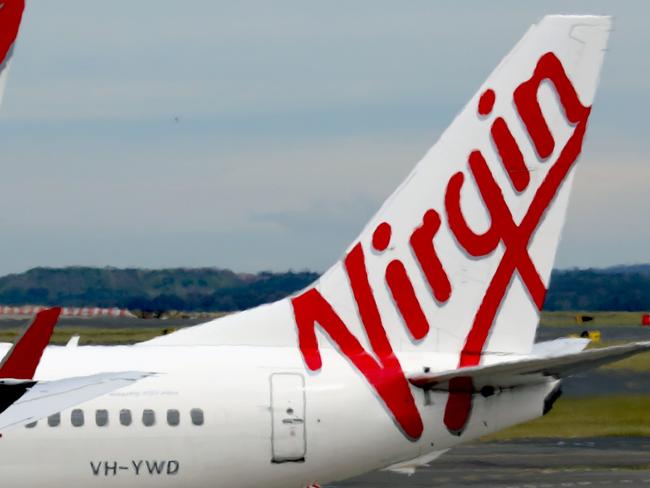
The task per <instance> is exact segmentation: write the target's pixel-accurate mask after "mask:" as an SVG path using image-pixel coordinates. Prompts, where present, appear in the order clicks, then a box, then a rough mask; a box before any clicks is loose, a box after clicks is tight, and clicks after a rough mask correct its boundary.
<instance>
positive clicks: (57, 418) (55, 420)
mask: <svg viewBox="0 0 650 488" xmlns="http://www.w3.org/2000/svg"><path fill="white" fill-rule="evenodd" d="M60 424H61V414H60V413H55V414H52V415H50V416H49V417H48V418H47V425H49V426H50V427H58V426H59V425H60Z"/></svg>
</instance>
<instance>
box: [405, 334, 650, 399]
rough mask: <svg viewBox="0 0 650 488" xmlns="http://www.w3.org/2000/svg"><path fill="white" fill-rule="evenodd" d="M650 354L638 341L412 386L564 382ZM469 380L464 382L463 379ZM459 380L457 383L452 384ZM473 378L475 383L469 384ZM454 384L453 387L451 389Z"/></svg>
mask: <svg viewBox="0 0 650 488" xmlns="http://www.w3.org/2000/svg"><path fill="white" fill-rule="evenodd" d="M644 351H650V342H637V343H633V344H625V345H622V346H612V347H605V348H602V349H589V350H587V351H581V352H575V353H570V354H563V355H550V356H546V357H526V358H523V359H518V360H516V361H506V362H502V363H498V364H491V365H487V366H473V367H469V368H459V369H455V370H451V371H444V372H440V373H420V374H415V375H410V376H409V381H410V382H411V384H413V385H415V386H417V387H420V388H424V389H427V390H440V391H450V390H453V391H464V390H463V388H465V389H471V390H472V392H480V391H485V390H483V389H484V388H512V387H515V386H522V385H528V384H534V383H541V382H544V381H548V379H560V378H565V377H567V376H571V375H573V374H576V373H580V372H582V371H585V370H588V369H592V368H597V367H598V366H602V365H603V364H607V363H612V362H615V361H619V360H621V359H625V358H627V357H629V356H633V355H635V354H638V353H640V352H644ZM461 378H463V379H466V381H461V380H460V379H461ZM454 379H458V380H456V381H452V380H454ZM470 379H471V381H469V380H470ZM450 383H451V385H453V386H452V387H451V388H450Z"/></svg>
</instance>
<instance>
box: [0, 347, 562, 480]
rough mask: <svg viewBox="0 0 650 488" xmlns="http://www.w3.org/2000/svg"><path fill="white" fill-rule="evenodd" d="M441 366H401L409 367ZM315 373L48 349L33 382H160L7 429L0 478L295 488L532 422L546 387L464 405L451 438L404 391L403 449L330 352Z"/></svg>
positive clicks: (195, 356) (296, 367)
mask: <svg viewBox="0 0 650 488" xmlns="http://www.w3.org/2000/svg"><path fill="white" fill-rule="evenodd" d="M449 361H453V358H452V357H451V356H449V357H447V356H445V355H442V354H438V355H432V354H429V355H422V354H417V355H415V354H414V355H407V356H406V357H404V358H403V359H402V362H403V364H404V365H405V369H408V370H421V369H422V368H423V367H424V366H425V365H426V366H428V367H434V368H435V367H440V368H444V367H445V365H446V363H448V362H449ZM323 362H324V364H327V366H328V367H327V368H326V369H324V370H323V371H322V372H320V373H318V374H310V373H307V371H306V369H305V366H304V363H303V361H302V358H301V356H300V352H299V351H298V349H297V348H289V347H266V348H264V347H246V346H242V347H237V346H222V347H215V346H197V347H151V346H149V347H143V346H117V347H101V346H94V347H91V346H88V347H74V348H64V347H51V348H48V349H47V350H46V353H45V355H44V357H43V360H42V362H41V365H40V367H39V370H38V372H37V376H38V377H39V378H40V379H44V380H49V379H56V378H61V377H69V376H78V375H85V374H94V373H98V372H106V371H114V370H116V369H119V370H132V369H133V370H140V371H152V372H156V373H158V374H157V375H155V376H153V377H151V378H147V379H145V380H142V381H139V382H137V383H134V384H133V385H131V386H129V387H127V388H124V389H121V390H117V391H115V392H113V393H111V394H109V395H105V396H102V397H100V398H97V399H95V400H93V401H91V402H87V403H85V404H82V405H80V406H78V407H75V408H74V409H70V410H66V411H64V412H62V413H61V415H60V418H57V417H56V416H54V417H50V418H48V419H42V420H41V421H39V422H38V423H37V424H36V425H35V426H31V427H27V428H25V427H21V428H18V429H16V430H12V431H9V432H7V433H6V434H4V435H3V437H2V438H1V439H0V456H1V458H2V463H0V479H2V480H3V482H4V483H6V484H7V486H25V487H34V488H35V487H46V486H47V487H50V486H53V485H54V486H66V487H68V488H75V487H92V486H116V487H117V486H119V487H140V486H154V485H155V486H158V487H161V486H162V487H166V486H169V487H172V486H173V487H176V486H178V487H180V486H182V487H183V488H192V487H205V486H214V487H239V488H244V487H249V486H250V487H253V486H260V485H262V484H263V485H264V486H267V487H278V488H280V487H282V488H286V487H296V488H300V487H303V486H307V485H309V484H311V483H313V482H320V483H323V482H330V481H333V480H337V479H343V478H347V477H350V476H354V475H357V474H361V473H364V472H367V471H370V470H373V469H379V468H384V467H387V466H391V465H395V464H399V463H403V462H405V461H409V460H412V459H416V458H421V457H423V456H424V457H426V456H427V455H434V454H435V453H436V452H438V451H442V450H445V449H448V448H450V447H452V446H454V445H456V444H458V443H460V442H461V441H462V442H466V441H467V440H470V439H473V438H477V437H479V436H482V435H485V434H488V433H491V432H494V431H497V430H500V429H502V428H504V427H507V426H509V425H513V424H516V423H519V422H522V421H525V420H528V419H531V418H534V417H537V416H539V415H541V414H542V410H543V404H544V399H545V398H546V397H547V395H548V394H549V393H550V392H551V391H552V389H553V387H554V382H549V383H547V384H543V385H537V386H534V387H527V388H520V389H512V390H506V391H501V392H497V393H495V394H494V395H492V396H489V397H487V398H485V397H482V396H481V395H475V396H476V399H475V401H474V406H473V411H472V415H471V420H470V423H469V425H468V428H467V429H466V430H465V432H464V433H463V434H462V436H460V437H458V436H454V435H452V434H450V433H449V432H448V431H447V429H446V428H445V427H444V424H443V415H444V407H445V404H446V400H447V394H446V393H437V392H429V393H426V392H424V391H423V390H420V389H417V388H413V395H414V397H415V399H416V402H417V406H418V409H419V411H420V412H421V415H422V418H423V422H424V425H425V429H424V433H423V435H422V436H421V437H420V438H419V439H418V440H409V439H408V438H407V436H405V435H404V433H403V432H401V431H400V429H399V428H398V426H397V425H396V424H395V423H394V422H393V421H392V420H391V418H390V416H388V415H387V414H386V410H385V406H384V405H383V404H382V402H381V400H380V399H379V398H378V397H377V396H376V395H375V394H373V392H372V391H371V389H369V388H368V386H367V385H366V383H365V382H364V381H363V378H362V377H361V376H360V375H359V374H358V373H357V372H355V370H354V369H353V368H351V367H350V365H349V363H348V362H347V361H346V360H344V359H342V358H341V356H340V355H339V354H338V352H337V351H335V350H333V349H323ZM80 412H81V413H80ZM50 424H52V425H50ZM73 424H74V425H73ZM125 424H126V425H125ZM36 459H37V460H38V469H34V468H33V466H34V464H33V463H34V460H36ZM242 467H245V468H244V469H242Z"/></svg>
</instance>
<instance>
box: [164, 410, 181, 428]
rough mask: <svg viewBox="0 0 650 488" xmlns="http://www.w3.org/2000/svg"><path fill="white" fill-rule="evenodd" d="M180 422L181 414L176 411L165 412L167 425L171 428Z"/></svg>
mask: <svg viewBox="0 0 650 488" xmlns="http://www.w3.org/2000/svg"><path fill="white" fill-rule="evenodd" d="M180 422H181V414H180V412H179V411H178V410H175V409H170V410H167V423H168V424H169V425H171V426H172V427H176V426H177V425H178V424H180Z"/></svg>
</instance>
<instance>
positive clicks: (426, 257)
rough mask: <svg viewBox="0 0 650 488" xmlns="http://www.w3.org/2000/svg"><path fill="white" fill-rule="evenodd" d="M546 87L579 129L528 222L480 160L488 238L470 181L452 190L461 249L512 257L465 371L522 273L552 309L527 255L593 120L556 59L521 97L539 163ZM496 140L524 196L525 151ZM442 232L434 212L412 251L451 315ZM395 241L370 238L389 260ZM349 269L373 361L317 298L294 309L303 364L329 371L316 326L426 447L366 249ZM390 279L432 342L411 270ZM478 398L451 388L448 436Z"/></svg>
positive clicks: (412, 324) (544, 153) (482, 312)
mask: <svg viewBox="0 0 650 488" xmlns="http://www.w3.org/2000/svg"><path fill="white" fill-rule="evenodd" d="M545 81H546V82H549V83H551V84H552V85H553V87H554V88H555V91H556V92H557V95H558V98H559V103H560V105H561V108H562V109H563V111H564V115H565V117H566V120H567V121H568V122H569V123H570V124H571V125H572V126H573V132H572V134H571V136H570V137H569V139H568V140H567V142H566V144H565V145H564V147H563V148H562V149H561V150H560V151H559V156H557V158H556V160H555V161H554V162H553V163H552V166H551V167H550V169H549V170H548V172H547V174H546V177H545V179H544V180H543V181H542V183H541V184H540V186H539V187H538V188H537V190H536V191H535V194H534V197H533V199H532V202H531V204H530V206H529V207H528V209H527V211H526V213H525V216H524V217H523V219H522V220H521V221H520V222H519V223H518V224H517V223H516V222H515V220H514V218H513V215H512V213H511V211H510V209H509V207H508V205H507V204H506V201H505V198H504V195H503V192H502V189H501V188H500V187H499V185H498V183H497V182H496V180H495V178H494V176H493V174H492V172H491V170H490V168H489V167H488V164H487V162H486V160H485V158H484V156H483V154H482V153H481V152H480V151H478V150H474V151H472V152H471V153H470V154H469V156H468V170H469V174H470V175H471V177H472V179H473V180H474V182H475V184H476V187H477V189H478V192H479V194H480V196H481V198H482V199H483V202H484V204H485V207H486V209H487V212H488V214H489V217H490V226H489V228H488V230H487V231H485V232H483V233H481V234H478V233H476V232H474V231H473V230H472V229H471V227H470V226H469V225H468V223H467V221H466V219H465V216H464V215H463V211H462V207H461V191H462V188H463V186H464V185H465V184H466V182H465V179H466V177H465V174H464V173H463V172H458V173H456V174H454V175H453V176H452V177H451V178H450V180H449V181H448V183H447V188H446V193H445V209H444V210H445V214H446V223H447V226H448V227H449V229H450V230H451V233H452V234H453V236H454V238H455V240H456V242H457V244H458V246H459V247H460V248H462V249H463V250H464V252H466V253H467V254H469V255H470V256H472V257H475V258H481V257H485V256H487V255H489V254H491V253H492V252H494V250H495V249H496V248H497V246H498V245H499V244H502V246H503V248H504V253H503V256H502V258H501V261H500V262H499V265H498V266H497V269H496V271H495V273H494V275H493V277H492V279H491V281H490V283H489V285H488V287H487V290H486V292H485V295H484V296H483V299H482V300H481V303H480V305H479V306H478V309H477V310H476V313H475V316H474V319H473V323H472V327H471V329H470V331H469V334H468V335H467V337H466V339H465V343H464V346H463V348H462V350H461V352H460V357H459V362H458V366H459V367H467V366H475V365H478V364H479V363H480V361H481V356H482V353H483V349H484V347H485V344H486V342H487V339H488V336H489V333H490V329H491V328H492V325H493V324H494V320H495V317H496V314H497V312H498V310H499V307H500V306H501V303H502V301H503V299H504V297H505V296H506V294H507V292H508V289H509V287H510V284H511V282H512V280H513V277H514V276H515V273H516V274H517V275H518V276H519V279H520V280H521V282H522V283H523V285H524V287H525V289H526V290H527V291H528V293H529V295H530V297H531V299H532V301H533V303H535V305H536V306H537V308H538V309H541V307H542V304H543V302H544V297H545V294H546V288H545V286H544V283H543V281H542V279H541V277H540V275H539V273H538V271H537V269H536V268H535V265H534V263H533V261H532V259H531V257H530V255H529V252H528V246H529V243H530V240H531V237H532V236H533V234H534V233H535V231H536V229H537V228H538V226H539V224H540V222H541V221H542V219H543V217H544V214H545V212H546V211H547V209H548V208H549V207H550V205H551V203H552V202H553V199H554V198H555V196H556V195H557V192H558V190H559V188H560V186H561V185H562V182H563V181H564V180H565V178H566V176H567V175H568V173H569V171H570V170H571V167H572V166H573V163H574V162H575V161H576V159H577V157H578V155H579V154H580V150H581V147H582V141H583V138H584V134H585V129H586V126H587V119H588V117H589V113H590V108H589V107H585V106H583V105H582V104H581V103H580V100H579V98H578V96H577V93H576V92H575V89H574V87H573V85H572V84H571V81H570V80H569V78H568V77H567V75H566V73H565V71H564V68H563V67H562V64H561V62H560V61H559V59H558V58H557V57H556V56H555V55H554V54H553V53H547V54H545V55H544V56H542V57H541V58H540V59H539V61H538V63H537V66H536V68H535V70H534V73H533V75H532V76H531V78H530V79H529V80H527V81H525V82H523V83H522V84H521V85H519V86H518V87H517V88H516V89H515V91H514V93H513V101H514V105H515V107H516V109H517V112H518V114H519V116H520V118H521V120H522V122H523V124H524V126H525V128H526V130H527V132H528V135H529V137H530V139H531V141H532V143H533V146H534V148H535V151H536V153H537V156H538V158H539V160H540V161H546V160H547V159H548V158H550V156H551V155H552V154H553V153H554V151H555V140H554V138H553V135H552V134H551V131H550V129H549V127H548V125H547V123H546V120H545V119H544V116H543V114H542V110H541V107H540V105H539V102H538V99H537V94H538V91H539V88H540V85H541V83H542V82H545ZM497 96H500V94H497V93H495V92H494V91H492V90H490V89H488V90H486V91H485V92H484V93H483V95H482V96H481V98H480V101H479V105H478V113H479V114H480V115H481V116H483V117H488V116H490V115H491V113H492V109H493V106H494V102H495V99H496V97H497ZM490 134H491V138H492V142H493V143H494V146H495V147H496V148H497V152H498V154H499V157H500V160H501V162H502V164H503V166H504V169H505V170H506V172H507V174H508V175H509V178H510V182H511V184H512V186H513V188H514V190H515V191H516V192H524V191H526V189H527V188H528V185H529V182H530V174H529V172H528V168H527V166H526V163H525V161H524V157H523V155H522V153H521V150H520V148H519V145H518V144H517V141H516V140H515V138H514V137H513V135H512V133H511V131H510V129H509V128H508V125H507V123H506V121H505V120H504V119H503V118H502V117H497V118H495V119H494V121H493V122H492V124H491V128H490ZM547 164H551V163H550V162H549V163H547ZM441 223H442V222H441V217H440V214H439V213H438V212H437V211H436V210H434V209H429V210H427V211H426V212H425V213H424V215H423V216H422V220H421V223H420V224H419V225H418V226H417V227H416V228H415V229H414V230H413V232H412V234H411V236H410V239H409V246H410V248H411V250H412V251H413V255H414V257H415V261H416V262H417V264H418V266H419V268H420V270H421V271H422V273H423V276H424V278H425V280H426V282H427V285H428V288H429V290H430V292H431V294H432V296H433V297H435V299H436V301H437V302H438V303H439V304H440V306H444V305H445V303H446V302H447V301H448V300H449V299H450V298H451V297H452V285H453V284H452V283H450V281H449V278H448V276H447V273H446V271H445V268H444V263H443V262H442V261H441V259H440V257H439V256H438V254H437V252H436V249H435V236H436V234H437V232H438V231H439V229H440V227H441ZM391 238H392V232H391V226H390V224H389V223H387V222H383V223H381V224H380V225H378V226H377V228H376V229H375V232H374V234H373V238H372V247H373V249H374V251H376V252H378V253H381V252H383V251H384V250H386V249H387V248H388V246H389V244H390V241H391ZM344 268H345V272H346V274H347V278H348V281H349V284H350V288H351V290H352V294H353V296H354V300H355V302H356V306H357V311H358V313H359V317H360V319H361V323H362V325H363V327H364V329H365V332H366V334H367V337H368V339H369V342H370V346H371V349H372V351H371V352H369V351H367V350H365V349H364V347H363V346H362V345H361V343H360V342H359V340H358V339H357V338H356V337H355V336H354V334H352V332H350V330H349V328H348V327H347V326H346V324H345V323H344V322H343V321H342V320H341V318H340V317H339V315H338V314H337V312H336V311H335V310H334V308H333V307H332V306H331V304H330V303H329V302H328V301H327V299H326V298H325V297H323V296H322V294H321V293H320V292H319V291H318V290H316V289H315V288H311V289H308V290H307V291H305V292H304V293H302V294H301V295H299V296H296V297H294V298H293V299H292V304H293V309H294V315H295V319H296V326H297V329H298V342H299V346H300V350H301V353H302V355H303V358H304V360H305V363H306V365H307V367H308V368H309V369H310V370H312V371H318V370H320V368H321V367H322V360H321V355H320V350H319V346H318V341H317V337H316V325H318V326H319V327H320V328H321V330H322V331H323V332H324V333H326V334H327V335H328V336H329V338H330V339H331V340H332V341H333V342H334V344H336V346H337V347H338V349H339V350H340V352H341V354H343V355H344V356H345V357H346V358H347V359H348V360H349V361H350V362H351V363H352V364H353V365H354V367H355V368H356V369H357V370H358V371H359V372H360V373H361V374H362V375H363V376H364V377H365V379H366V380H367V382H368V383H369V385H370V386H371V387H372V388H373V389H374V391H375V392H376V393H377V395H378V396H379V397H380V398H381V400H382V401H383V403H384V405H385V406H386V408H387V409H388V410H389V412H390V413H391V415H392V416H393V418H394V419H395V422H396V423H397V424H398V425H399V427H400V428H401V429H402V430H403V432H404V433H405V434H406V435H407V436H408V437H409V438H411V439H418V438H419V437H420V436H421V435H422V431H423V424H422V419H421V417H420V413H419V412H418V409H417V407H416V405H415V400H414V398H413V395H412V393H411V389H410V385H409V383H408V380H407V379H406V377H405V375H404V372H403V370H402V367H401V365H400V362H399V360H398V358H397V356H396V355H395V353H394V350H393V347H392V345H391V343H390V341H389V339H388V336H387V334H386V330H385V328H384V326H383V323H382V317H381V313H380V311H379V308H378V306H377V302H376V300H375V297H374V293H373V289H372V287H371V285H370V282H369V280H368V273H367V269H366V261H365V255H364V251H363V248H362V246H361V243H357V244H356V245H355V246H354V247H353V248H352V250H351V251H350V252H349V253H348V254H347V256H346V257H345V260H344ZM384 277H385V280H386V284H387V285H388V289H389V290H390V293H391V294H392V297H393V300H394V303H395V305H396V307H397V309H398V311H399V313H400V315H401V316H402V318H403V321H404V324H405V325H406V328H407V330H408V333H409V334H410V335H411V337H412V338H413V339H423V338H424V337H426V335H427V334H428V332H429V323H428V321H427V318H426V315H425V313H424V311H423V310H422V307H421V305H420V303H419V301H418V299H417V297H416V295H415V291H414V287H413V284H412V282H411V280H410V278H409V276H408V274H407V271H406V268H405V266H404V264H403V263H402V262H401V261H399V260H397V259H395V260H392V261H391V262H390V263H389V264H388V265H387V267H386V269H385V273H384ZM474 393H475V392H474V388H473V385H472V380H471V378H469V377H467V378H457V379H455V380H453V381H452V382H451V383H450V393H449V399H448V401H447V406H446V409H445V416H444V422H445V425H446V426H447V428H448V429H449V431H450V432H453V433H456V434H460V433H461V432H462V431H463V430H464V428H465V426H466V424H467V421H468V420H469V416H470V413H471V407H472V396H473V394H474Z"/></svg>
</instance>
